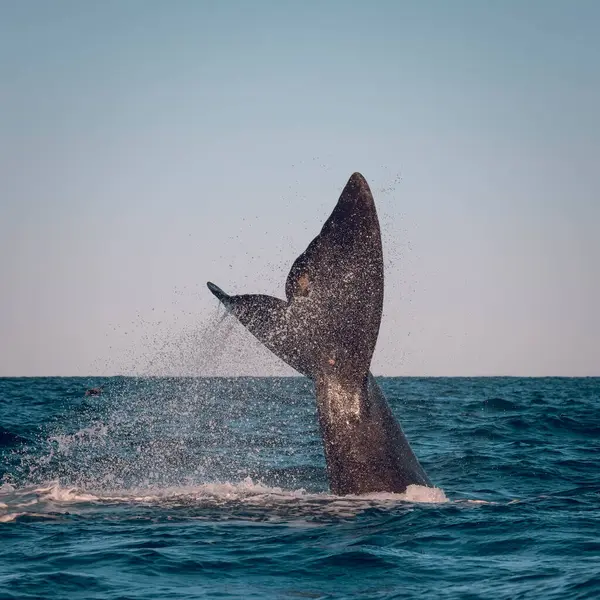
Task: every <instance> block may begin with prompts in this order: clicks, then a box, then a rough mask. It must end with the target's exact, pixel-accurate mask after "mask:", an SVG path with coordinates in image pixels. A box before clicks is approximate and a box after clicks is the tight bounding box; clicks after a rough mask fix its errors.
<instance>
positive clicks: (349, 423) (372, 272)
mask: <svg viewBox="0 0 600 600" xmlns="http://www.w3.org/2000/svg"><path fill="white" fill-rule="evenodd" d="M207 285H208V288H209V289H210V291H211V292H212V293H213V294H214V295H215V296H216V297H217V298H218V299H219V301H220V302H221V303H222V304H223V305H224V306H225V308H226V309H227V310H228V311H229V312H231V313H232V314H233V315H234V316H235V317H236V318H237V319H238V320H239V321H240V323H242V325H244V326H245V327H246V328H247V329H248V331H250V332H251V333H252V334H253V335H254V336H255V337H256V338H257V339H258V340H260V341H261V342H262V343H263V344H264V345H265V346H266V347H267V348H269V350H271V351H272V352H273V353H274V354H275V355H276V356H278V357H279V358H281V359H282V360H283V361H284V362H286V363H287V364H288V365H290V366H291V367H293V368H294V369H296V370H297V371H298V372H299V373H301V374H303V375H306V376H307V377H310V378H311V379H312V380H313V381H314V383H315V388H316V395H317V410H318V415H319V423H320V427H321V433H322V435H323V442H324V450H325V458H326V462H327V472H328V477H329V482H330V486H331V489H332V491H333V492H334V493H336V494H362V493H370V492H403V491H405V490H406V487H407V486H408V485H410V484H419V485H431V483H430V481H429V479H428V477H427V475H426V474H425V472H424V470H423V469H422V467H421V465H420V464H419V462H418V460H417V458H416V457H415V455H414V453H413V452H412V450H411V448H410V445H409V443H408V440H407V439H406V437H405V436H404V433H403V432H402V429H401V427H400V425H399V423H398V421H397V420H396V419H395V418H394V416H393V414H392V411H391V410H390V408H389V406H388V404H387V402H386V400H385V397H384V395H383V393H382V391H381V389H380V388H379V386H378V384H377V382H376V380H375V378H374V377H373V376H372V375H371V374H370V372H369V368H370V363H371V358H372V356H373V352H374V350H375V344H376V342H377V336H378V333H379V325H380V322H381V313H382V307H383V252H382V245H381V232H380V228H379V220H378V218H377V211H376V209H375V202H374V200H373V196H372V194H371V190H370V189H369V185H368V184H367V182H366V180H365V178H364V177H363V176H362V175H361V174H360V173H354V174H353V175H352V176H351V177H350V179H349V180H348V183H347V184H346V186H345V187H344V189H343V191H342V193H341V195H340V198H339V200H338V202H337V204H336V206H335V208H334V209H333V212H332V213H331V215H330V217H329V218H328V219H327V221H326V222H325V224H324V225H323V228H322V229H321V232H320V233H319V235H318V236H317V237H315V239H313V240H312V242H311V243H310V244H309V245H308V247H307V248H306V250H305V251H304V252H303V253H302V254H301V255H300V256H299V257H298V258H297V259H296V260H295V261H294V264H293V265H292V268H291V269H290V272H289V274H288V277H287V280H286V284H285V293H286V300H280V299H279V298H274V297H272V296H266V295H252V294H244V295H237V296H229V295H228V294H226V293H225V292H224V291H223V290H221V289H220V288H219V287H218V286H216V285H215V284H213V283H210V282H209V283H208V284H207Z"/></svg>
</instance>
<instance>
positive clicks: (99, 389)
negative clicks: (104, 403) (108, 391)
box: [85, 386, 104, 396]
mask: <svg viewBox="0 0 600 600" xmlns="http://www.w3.org/2000/svg"><path fill="white" fill-rule="evenodd" d="M103 389H104V388H103V387H102V386H101V387H95V388H90V389H89V390H86V391H85V395H86V396H99V395H100V394H101V393H102V390H103Z"/></svg>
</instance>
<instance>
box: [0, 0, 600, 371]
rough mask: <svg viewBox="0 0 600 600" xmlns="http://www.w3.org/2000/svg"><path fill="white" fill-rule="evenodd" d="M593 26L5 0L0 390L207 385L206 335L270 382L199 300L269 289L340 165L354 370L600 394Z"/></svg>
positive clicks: (441, 3) (246, 5) (452, 12)
mask: <svg viewBox="0 0 600 600" xmlns="http://www.w3.org/2000/svg"><path fill="white" fill-rule="evenodd" d="M599 21H600V3H597V2H595V1H594V0H588V1H586V0H572V1H568V0H563V1H556V0H528V1H526V2H523V1H522V0H503V1H502V2H481V1H479V0H470V1H468V0H453V2H448V1H447V0H437V1H436V0H415V1H409V0H405V1H400V0H393V1H385V0H378V1H377V0H376V1H373V2H369V3H366V2H362V3H358V2H352V3H351V2H343V1H339V0H329V1H327V2H316V1H314V0H308V1H303V2H291V1H286V0H273V1H271V0H255V1H254V2H246V1H245V0H238V1H235V0H231V1H228V2H221V1H216V0H215V1H210V2H209V1H201V0H197V1H182V0H175V1H172V2H164V1H163V2H158V1H154V0H127V1H121V0H119V1H116V0H106V1H103V2H80V1H79V0H72V1H65V0H55V1H53V2H34V1H32V0H26V1H20V0H11V1H9V0H0V277H1V280H0V281H1V283H0V285H1V287H0V376H29V375H100V374H116V373H125V372H133V371H135V370H136V368H137V366H139V365H140V364H142V362H143V361H144V360H146V359H148V357H153V356H154V357H155V359H152V360H155V362H156V361H158V362H159V363H160V362H161V361H163V363H165V360H164V359H162V358H160V356H161V355H160V352H161V350H160V348H163V347H165V345H166V346H167V347H169V348H176V349H177V348H179V350H180V351H181V355H182V356H183V355H184V354H185V355H186V356H185V361H186V365H187V367H186V369H188V370H189V371H190V372H191V373H192V374H203V373H204V372H205V371H206V369H208V370H209V371H210V368H208V367H207V366H206V365H207V360H208V358H210V357H212V356H213V355H214V354H215V353H216V350H215V348H216V347H217V346H219V344H221V346H223V347H220V349H219V352H220V356H221V358H220V363H219V369H221V370H222V371H223V372H224V373H225V374H233V375H235V374H241V373H243V372H261V373H262V372H265V373H270V372H271V371H270V370H271V369H272V368H273V365H272V364H270V363H269V360H268V359H265V360H263V359H262V358H261V359H260V360H258V361H256V360H254V357H255V355H256V352H257V348H256V345H255V344H253V343H252V342H249V341H248V342H243V343H238V342H234V341H232V342H231V343H229V341H228V339H229V338H227V335H229V333H228V331H229V329H231V327H224V326H222V325H215V322H216V321H217V320H218V319H219V318H220V313H219V309H218V307H217V301H216V300H215V299H214V297H213V296H212V294H210V292H209V291H208V290H207V289H206V287H205V282H206V281H207V280H211V281H214V282H215V283H217V284H218V285H220V286H221V287H222V288H223V289H225V290H226V291H228V292H229V293H268V294H273V295H278V296H280V297H283V296H284V282H285V277H286V275H287V272H288V270H289V268H290V266H291V264H292V262H293V260H294V258H295V257H296V256H297V255H298V254H300V253H301V252H302V251H303V250H304V249H305V247H306V246H307V244H308V243H309V242H310V240H311V239H312V238H313V237H314V236H315V235H316V234H317V233H318V232H319V230H320V227H321V225H322V223H323V222H324V220H325V219H326V218H327V216H328V215H329V213H330V212H331V210H332V209H333V207H334V205H335V202H336V201H337V198H338V195H339V193H340V191H341V189H342V188H343V186H344V185H345V183H346V181H347V179H348V177H349V176H350V175H351V174H352V172H354V171H360V172H361V173H362V174H363V175H364V176H365V177H366V178H367V180H368V181H369V183H370V185H371V188H372V190H373V193H374V197H375V202H376V205H377V208H378V212H379V217H380V221H381V226H382V235H383V242H384V252H385V261H386V265H385V266H386V281H385V285H386V288H385V302H384V318H383V321H382V326H381V330H380V335H379V340H378V345H377V348H376V352H375V356H374V359H373V364H372V369H373V371H374V373H375V374H383V375H431V376H446V375H473V376H475V375H518V376H541V375H566V376H579V375H600V316H599V310H598V307H600V234H599V224H600V197H599V194H598V192H599V190H600V168H599V167H600V165H599V163H598V160H599V157H600V111H599V110H598V107H599V106H600V36H598V35H597V24H598V22H599ZM225 330H227V331H225ZM235 335H242V336H243V334H240V333H239V332H237V333H234V336H235ZM218 336H221V337H222V340H221V341H219V340H217V339H215V337H218ZM231 339H233V338H231ZM236 339H237V338H236ZM221 342H222V343H221ZM229 346H231V350H232V351H231V353H229ZM230 355H231V356H232V355H235V356H236V357H237V358H236V359H235V360H233V358H231V359H230V358H229V356H230ZM156 357H158V358H156ZM195 357H197V360H196V358H195ZM207 357H208V358H207ZM182 360H183V359H182ZM170 361H171V362H169V365H174V369H175V371H176V370H177V365H176V364H175V363H177V360H176V359H174V358H173V355H172V354H171V359H170ZM167 362H168V361H167ZM208 362H210V360H209V361H208ZM213 366H214V365H213ZM162 368H163V370H166V371H168V370H169V369H168V368H167V365H166V363H165V364H163V365H162ZM217 370H218V369H217Z"/></svg>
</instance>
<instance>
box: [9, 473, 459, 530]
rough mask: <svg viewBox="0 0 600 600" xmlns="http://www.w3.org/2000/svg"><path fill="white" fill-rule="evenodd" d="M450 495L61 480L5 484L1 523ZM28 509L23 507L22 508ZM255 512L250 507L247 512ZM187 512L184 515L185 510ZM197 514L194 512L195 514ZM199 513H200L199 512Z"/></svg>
mask: <svg viewBox="0 0 600 600" xmlns="http://www.w3.org/2000/svg"><path fill="white" fill-rule="evenodd" d="M446 502H448V498H447V497H446V495H445V494H444V492H443V490H441V489H439V488H427V487H422V486H418V485H411V486H409V487H408V489H407V490H406V492H405V493H403V494H391V493H377V494H366V495H362V496H334V495H331V494H327V493H309V492H307V491H306V490H304V489H297V490H285V489H282V488H279V487H271V486H267V485H264V484H262V483H260V482H258V483H255V482H253V481H252V479H250V478H246V479H245V480H243V481H241V482H238V483H230V482H224V483H204V484H200V485H190V486H173V487H167V488H137V489H136V488H133V489H128V490H113V491H92V490H84V489H79V488H74V487H63V486H61V485H60V484H59V483H58V482H48V483H47V484H46V485H42V486H25V487H22V488H16V487H13V486H12V485H9V484H4V485H3V486H0V522H8V521H14V520H18V519H20V518H23V517H37V518H39V517H49V518H57V517H58V516H60V515H61V514H62V515H65V516H66V515H75V514H78V513H80V514H83V513H85V514H89V513H90V511H92V512H93V509H94V508H96V509H97V510H99V511H101V510H102V509H106V508H110V507H114V506H115V505H128V506H132V505H133V506H134V507H136V506H137V507H138V508H139V509H152V508H159V509H160V510H161V511H164V510H165V509H167V511H168V510H169V509H171V510H178V509H184V510H192V511H194V510H196V511H207V510H208V511H211V513H213V514H212V517H213V518H214V516H215V515H214V511H213V510H211V509H218V510H219V511H224V512H223V515H224V516H227V517H228V518H231V517H232V516H236V515H237V518H250V519H255V518H256V517H257V516H259V514H258V513H260V516H261V517H262V518H265V517H269V518H271V517H277V516H280V517H282V516H284V514H283V513H285V515H286V516H289V517H294V516H296V517H297V516H303V517H307V516H310V515H312V516H318V515H325V514H329V515H335V516H338V517H352V516H355V515H357V514H359V513H361V512H363V511H365V510H368V509H390V508H393V507H406V506H407V505H411V504H412V505H415V504H443V503H446ZM25 508H26V509H27V510H26V511H24V510H23V509H25ZM248 511H250V512H248ZM182 516H184V515H182ZM192 516H194V515H192ZM195 516H201V515H200V514H199V513H196V514H195Z"/></svg>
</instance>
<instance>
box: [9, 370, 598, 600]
mask: <svg viewBox="0 0 600 600" xmlns="http://www.w3.org/2000/svg"><path fill="white" fill-rule="evenodd" d="M380 384H381V386H382V388H383V390H384V392H385V394H386V396H387V398H388V400H389V402H390V404H391V406H392V409H393V411H394V413H395V414H396V415H397V417H398V418H399V419H400V421H401V423H402V426H403V428H404V430H405V432H406V434H407V437H408V438H409V440H410V442H411V444H412V446H413V448H414V450H415V453H416V454H417V456H418V457H419V459H420V460H421V462H422V464H423V466H424V468H425V470H426V471H427V473H428V474H429V476H430V478H431V480H432V481H433V482H434V483H435V485H436V488H435V489H428V488H422V487H418V486H411V487H410V488H409V489H408V490H407V491H406V493H405V494H398V495H396V494H373V495H369V496H362V497H352V496H350V497H336V496H333V495H331V494H330V492H329V490H328V486H327V478H326V471H325V463H324V458H323V449H322V441H321V437H320V435H319V430H318V423H317V418H316V406H315V400H314V390H313V388H312V386H311V384H310V382H309V381H307V380H306V379H302V378H293V377H290V378H184V377H179V378H152V377H148V378H124V377H114V378H106V379H98V378H88V379H86V378H26V379H16V378H14V379H11V378H6V379H0V598H2V599H4V598H19V599H20V598H44V599H45V598H53V599H54V598H66V599H69V600H74V599H76V598H86V599H87V598H106V599H108V598H114V599H117V598H122V599H126V598H130V599H151V598H190V599H191V598H244V599H245V598H257V599H258V598H261V599H270V598H273V599H276V598H277V599H281V598H332V599H333V598H365V599H368V598H372V599H388V598H390V599H391V598H402V599H409V598H418V599H420V600H421V599H423V598H433V599H435V600H439V599H450V598H452V599H463V598H464V599H478V598H481V599H483V598H494V599H495V600H500V599H507V600H508V599H517V598H518V599H527V598H544V599H561V600H562V599H566V598H568V599H583V598H600V379H597V378H587V379H561V378H547V379H546V378H544V379H518V378H431V379H428V378H382V379H380ZM92 386H93V387H97V386H103V391H102V394H101V395H99V396H85V391H86V389H88V388H89V387H92Z"/></svg>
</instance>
